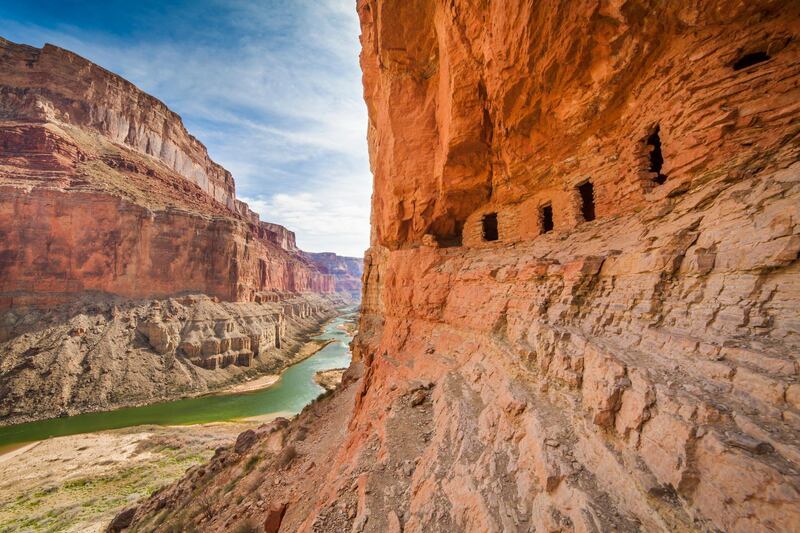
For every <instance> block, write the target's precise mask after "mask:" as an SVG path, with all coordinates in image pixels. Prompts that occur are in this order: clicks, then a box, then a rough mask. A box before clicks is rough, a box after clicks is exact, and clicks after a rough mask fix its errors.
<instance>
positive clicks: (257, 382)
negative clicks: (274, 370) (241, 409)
mask: <svg viewBox="0 0 800 533" xmlns="http://www.w3.org/2000/svg"><path fill="white" fill-rule="evenodd" d="M279 379H281V377H280V376H276V375H274V374H267V375H265V376H260V377H257V378H255V379H252V380H250V381H245V382H244V383H237V384H236V385H232V386H230V387H228V388H226V389H224V390H222V391H220V392H218V393H216V394H236V393H240V392H252V391H257V390H261V389H266V388H267V387H271V386H272V385H274V384H275V383H277V381H278V380H279Z"/></svg>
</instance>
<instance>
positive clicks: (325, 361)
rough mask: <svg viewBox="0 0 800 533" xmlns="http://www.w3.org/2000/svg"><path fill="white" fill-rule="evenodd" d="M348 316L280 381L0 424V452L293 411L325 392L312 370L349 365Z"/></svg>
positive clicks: (327, 328)
mask: <svg viewBox="0 0 800 533" xmlns="http://www.w3.org/2000/svg"><path fill="white" fill-rule="evenodd" d="M350 320H352V315H348V316H339V317H337V318H334V319H333V320H331V321H329V322H328V323H326V324H325V326H324V329H323V332H322V333H321V334H319V335H317V336H316V337H314V338H315V339H322V340H327V339H335V342H331V343H330V344H328V345H327V346H325V347H324V348H323V349H322V350H320V351H319V352H317V353H316V354H314V355H312V356H311V357H309V358H308V359H306V360H304V361H302V362H300V363H298V364H296V365H293V366H291V367H289V368H288V369H286V370H285V371H284V372H283V373H282V374H281V377H280V380H279V381H278V382H276V383H275V384H274V385H272V386H270V387H268V388H266V389H262V390H258V391H253V392H245V393H239V394H220V395H209V396H202V397H198V398H187V399H183V400H174V401H170V402H163V403H156V404H151V405H145V406H142V407H128V408H123V409H117V410H115V411H105V412H99V413H86V414H82V415H76V416H70V417H64V418H54V419H50V420H41V421H38V422H29V423H26V424H17V425H14V426H7V427H0V453H2V450H3V449H4V448H10V447H11V446H12V445H19V444H20V443H25V442H34V441H40V440H44V439H47V438H50V437H59V436H64V435H75V434H78V433H91V432H94V431H102V430H104V429H117V428H123V427H129V426H139V425H143V424H157V425H181V424H201V423H206V422H219V421H224V420H233V419H237V418H247V417H253V416H262V415H269V414H278V413H280V414H282V415H284V416H291V415H295V414H297V413H299V412H300V411H301V410H302V409H303V407H305V406H306V405H307V404H309V403H310V402H311V401H313V400H314V399H315V398H316V397H317V396H319V395H320V394H321V393H322V392H323V391H324V389H323V388H322V387H320V386H319V385H317V384H316V383H315V382H314V379H313V378H314V374H315V373H316V372H318V371H320V370H329V369H331V368H341V367H346V366H348V365H349V364H350V348H349V347H348V344H349V343H350V340H351V336H350V335H349V334H348V333H347V332H345V331H344V330H343V329H341V327H340V326H341V325H342V324H344V323H345V322H348V321H350Z"/></svg>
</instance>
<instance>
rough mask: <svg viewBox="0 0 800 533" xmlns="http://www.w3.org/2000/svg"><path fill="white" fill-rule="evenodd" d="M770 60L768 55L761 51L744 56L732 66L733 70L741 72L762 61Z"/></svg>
mask: <svg viewBox="0 0 800 533" xmlns="http://www.w3.org/2000/svg"><path fill="white" fill-rule="evenodd" d="M770 59H772V58H771V57H770V55H769V54H768V53H766V52H764V51H763V50H761V51H758V52H752V53H750V54H745V55H743V56H742V57H740V58H739V59H737V60H736V62H734V64H733V70H742V69H743V68H747V67H752V66H753V65H757V64H759V63H763V62H764V61H768V60H770Z"/></svg>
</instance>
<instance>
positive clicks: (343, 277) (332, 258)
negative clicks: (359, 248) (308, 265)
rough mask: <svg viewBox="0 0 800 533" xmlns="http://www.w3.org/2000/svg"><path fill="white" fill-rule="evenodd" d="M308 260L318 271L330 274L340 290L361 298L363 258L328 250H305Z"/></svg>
mask: <svg viewBox="0 0 800 533" xmlns="http://www.w3.org/2000/svg"><path fill="white" fill-rule="evenodd" d="M304 255H305V256H306V258H308V260H309V261H311V262H312V263H313V264H314V266H316V267H317V269H318V270H319V271H320V272H323V273H325V274H330V275H332V276H333V280H334V283H335V286H336V290H337V291H340V292H347V293H350V294H351V295H352V296H353V297H354V298H361V276H363V275H364V260H363V259H361V258H359V257H342V256H340V255H336V254H334V253H330V252H320V253H313V252H305V254H304Z"/></svg>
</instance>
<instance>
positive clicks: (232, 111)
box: [0, 0, 372, 256]
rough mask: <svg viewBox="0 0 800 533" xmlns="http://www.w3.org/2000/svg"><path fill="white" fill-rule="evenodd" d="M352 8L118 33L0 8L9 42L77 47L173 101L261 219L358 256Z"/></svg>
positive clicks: (300, 4)
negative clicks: (17, 14)
mask: <svg viewBox="0 0 800 533" xmlns="http://www.w3.org/2000/svg"><path fill="white" fill-rule="evenodd" d="M354 4H355V2H354V1H351V0H316V1H312V0H297V1H292V2H287V1H270V2H264V1H260V2H255V1H250V2H247V1H233V2H231V1H224V2H223V1H221V0H206V1H203V2H192V3H189V4H187V5H186V6H182V7H171V8H163V9H162V10H161V11H160V12H159V16H158V17H152V18H151V13H150V11H151V10H152V9H155V8H154V7H153V6H151V5H148V6H144V7H141V9H142V12H141V13H138V14H137V13H136V12H134V13H133V14H132V15H131V23H130V27H125V28H118V27H114V28H112V29H109V28H107V27H106V26H105V25H104V24H103V21H102V20H100V21H99V22H98V21H95V22H96V23H95V24H94V25H91V26H87V25H83V24H81V23H80V21H79V20H78V21H73V20H68V21H64V20H44V21H43V20H23V19H20V18H19V17H17V18H13V14H12V15H8V14H6V13H3V11H2V10H1V9H0V24H1V25H2V27H4V28H6V29H4V30H3V31H4V32H7V33H6V34H5V35H4V36H5V37H7V38H10V39H12V40H15V41H21V42H26V43H29V44H34V45H37V46H40V45H41V44H42V43H43V42H51V43H53V44H56V45H58V46H62V47H64V48H68V49H71V50H73V51H75V52H76V53H79V54H81V55H84V56H86V57H88V58H89V59H91V60H92V61H94V62H96V63H98V64H100V65H102V66H104V67H106V68H108V69H110V70H112V71H114V72H117V73H119V74H120V75H122V76H124V77H125V78H127V79H129V80H131V81H133V82H134V83H136V84H137V85H138V86H139V87H141V88H142V89H143V90H145V91H147V92H149V93H151V94H153V95H154V96H156V97H157V98H159V99H161V100H163V101H164V102H165V103H166V104H167V105H168V106H170V107H171V108H172V109H173V110H175V111H176V112H178V113H179V114H180V115H181V116H182V117H183V119H184V122H185V123H186V126H187V128H188V129H189V131H190V132H192V133H193V134H194V135H195V136H196V137H198V138H199V139H200V140H201V141H203V142H204V144H206V145H207V146H208V148H209V152H210V154H211V156H212V157H213V158H214V159H215V160H216V161H218V162H219V163H220V164H222V165H223V166H225V167H226V168H228V169H229V170H231V172H233V174H234V176H235V178H236V182H237V193H238V195H239V196H240V197H241V198H242V199H244V200H245V201H248V202H249V203H251V206H252V207H253V209H254V210H256V211H258V212H259V213H260V214H261V216H262V219H264V220H269V221H271V222H277V223H279V224H283V225H286V226H287V227H289V228H290V229H292V230H294V231H296V232H297V236H298V243H299V244H300V245H301V246H302V247H305V248H306V249H309V250H311V251H335V252H338V253H344V254H349V255H359V256H360V255H361V253H362V252H363V250H364V249H365V248H366V247H367V245H368V235H369V227H368V226H369V198H370V191H371V182H372V180H371V176H370V173H369V164H368V159H367V148H366V125H367V118H366V109H365V106H364V103H363V100H362V97H361V95H362V92H361V74H360V70H359V67H358V51H359V43H358V32H359V28H358V21H357V17H356V13H355V5H354ZM158 9H161V8H160V7H158ZM100 13H101V14H102V13H103V11H102V10H101V11H100ZM108 16H109V17H113V16H119V13H114V12H113V11H109V13H108ZM110 24H111V23H110V22H109V25H110ZM116 24H118V23H116ZM109 27H110V26H109Z"/></svg>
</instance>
